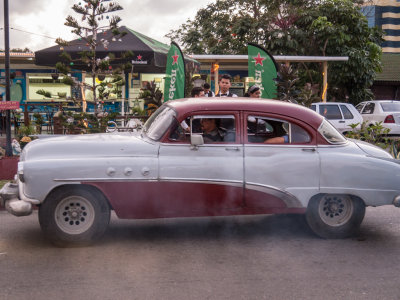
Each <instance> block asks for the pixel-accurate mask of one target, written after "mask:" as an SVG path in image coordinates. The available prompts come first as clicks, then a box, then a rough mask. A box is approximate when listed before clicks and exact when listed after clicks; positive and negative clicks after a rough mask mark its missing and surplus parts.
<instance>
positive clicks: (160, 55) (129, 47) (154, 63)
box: [35, 26, 200, 73]
mask: <svg viewBox="0 0 400 300" xmlns="http://www.w3.org/2000/svg"><path fill="white" fill-rule="evenodd" d="M119 30H120V31H121V32H126V35H125V36H123V37H121V38H120V39H118V38H116V39H114V40H113V36H112V33H111V31H104V32H102V33H99V34H98V37H97V39H98V40H101V39H105V40H108V41H109V44H108V46H107V48H105V47H104V46H103V45H102V44H101V43H100V44H101V45H99V46H98V47H97V49H96V57H98V58H104V57H106V56H107V55H108V54H110V53H112V54H114V55H115V57H116V58H118V57H121V56H122V55H123V54H124V53H126V52H127V51H132V52H133V54H134V56H133V58H129V59H115V60H114V61H113V62H112V63H111V64H112V65H118V64H121V63H122V62H126V61H127V60H128V61H131V63H132V64H133V71H134V72H143V73H165V66H166V63H167V54H168V50H169V47H170V46H169V45H166V44H163V43H161V42H159V41H156V40H154V39H152V38H150V37H148V36H145V35H143V34H141V33H139V32H136V31H134V30H132V29H129V28H127V27H125V26H122V27H120V28H119ZM63 48H64V49H63V50H62V47H60V46H58V45H57V46H53V47H49V48H45V49H42V50H39V51H37V52H35V63H36V65H39V66H49V67H54V66H55V64H56V63H57V62H60V61H62V59H61V57H60V54H61V53H62V52H63V51H66V52H67V53H68V54H69V55H71V57H72V59H79V58H80V57H81V56H80V54H79V53H80V52H82V51H89V50H90V49H89V46H88V45H87V44H86V42H85V41H83V40H82V39H76V40H73V41H70V42H69V45H68V46H64V47H63ZM185 60H186V61H187V63H188V62H190V63H192V64H195V65H197V66H200V63H198V62H197V61H196V60H194V59H192V58H189V57H185ZM71 68H73V69H78V70H87V71H89V68H88V66H87V64H83V63H80V64H79V63H77V62H74V65H73V66H71Z"/></svg>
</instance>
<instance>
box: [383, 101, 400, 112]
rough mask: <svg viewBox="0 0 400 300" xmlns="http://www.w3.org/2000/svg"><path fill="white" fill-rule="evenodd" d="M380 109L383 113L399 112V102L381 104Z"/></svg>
mask: <svg viewBox="0 0 400 300" xmlns="http://www.w3.org/2000/svg"><path fill="white" fill-rule="evenodd" d="M381 107H382V110H383V111H400V103H399V102H385V103H381Z"/></svg>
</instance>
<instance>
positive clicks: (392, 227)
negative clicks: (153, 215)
mask: <svg viewBox="0 0 400 300" xmlns="http://www.w3.org/2000/svg"><path fill="white" fill-rule="evenodd" d="M399 275H400V209H396V208H394V207H391V206H386V207H379V208H368V209H367V214H366V217H365V219H364V222H363V224H362V228H361V231H360V234H359V235H358V236H357V237H354V238H350V239H343V240H323V239H320V238H317V237H316V236H314V235H313V233H312V232H311V231H310V230H309V229H308V227H307V225H306V224H305V222H304V220H303V219H302V218H301V217H300V216H293V215H292V216H289V215H284V216H282V215H281V216H278V215H276V216H250V217H249V216H246V217H222V218H191V219H169V220H144V221H143V220H133V221H132V220H118V219H117V218H116V217H115V216H113V218H112V220H111V224H110V229H109V230H108V232H107V233H106V235H105V237H104V238H103V239H102V240H100V241H99V242H98V243H97V244H95V245H94V246H91V247H86V248H69V249H62V248H55V247H53V246H52V245H51V244H49V243H48V242H47V241H46V240H44V239H43V237H42V235H41V231H40V228H39V224H38V221H37V212H34V214H33V215H32V216H29V217H21V218H16V217H13V216H11V215H8V214H7V213H6V212H4V211H0V299H2V300H7V299H324V300H325V299H380V300H382V299H400V281H399Z"/></svg>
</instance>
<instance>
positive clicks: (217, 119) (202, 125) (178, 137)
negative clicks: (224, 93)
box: [169, 115, 236, 144]
mask: <svg viewBox="0 0 400 300" xmlns="http://www.w3.org/2000/svg"><path fill="white" fill-rule="evenodd" d="M191 134H200V135H202V136H203V140H204V143H205V144H210V143H235V142H236V122H235V116H233V115H195V116H192V117H188V118H186V119H185V120H183V121H181V122H180V123H178V121H177V120H176V121H175V124H174V129H173V130H172V131H171V134H170V135H169V140H170V141H173V142H184V143H189V142H190V135H191Z"/></svg>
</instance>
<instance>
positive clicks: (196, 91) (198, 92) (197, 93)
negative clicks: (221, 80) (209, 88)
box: [190, 86, 204, 98]
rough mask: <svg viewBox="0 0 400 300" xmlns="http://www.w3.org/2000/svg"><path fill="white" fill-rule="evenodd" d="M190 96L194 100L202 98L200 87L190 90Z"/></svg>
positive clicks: (202, 92) (202, 93) (202, 91)
mask: <svg viewBox="0 0 400 300" xmlns="http://www.w3.org/2000/svg"><path fill="white" fill-rule="evenodd" d="M190 94H191V96H192V97H194V98H200V97H204V89H203V88H202V87H201V86H196V87H194V88H193V89H192V92H191V93H190Z"/></svg>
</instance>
